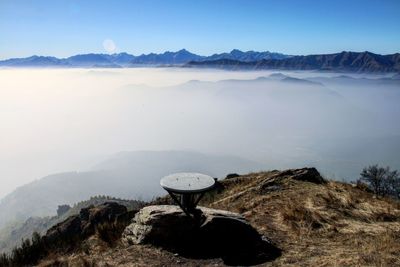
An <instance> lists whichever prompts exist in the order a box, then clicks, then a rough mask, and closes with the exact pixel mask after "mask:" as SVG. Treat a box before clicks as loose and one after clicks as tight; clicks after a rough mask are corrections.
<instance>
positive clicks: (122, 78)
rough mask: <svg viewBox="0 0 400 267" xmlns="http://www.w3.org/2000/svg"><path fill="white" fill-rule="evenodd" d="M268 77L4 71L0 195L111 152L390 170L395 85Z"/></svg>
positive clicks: (397, 135) (396, 157) (351, 172)
mask: <svg viewBox="0 0 400 267" xmlns="http://www.w3.org/2000/svg"><path fill="white" fill-rule="evenodd" d="M276 72H277V71H257V72H256V71H243V72H241V71H216V70H193V69H183V68H182V69H172V68H143V69H141V68H137V69H30V70H29V69H24V70H22V69H2V70H0V122H1V124H0V137H1V138H0V175H1V176H0V198H1V197H3V196H4V195H5V194H7V193H10V192H11V191H12V190H13V189H15V188H16V187H17V186H20V185H22V184H25V183H27V182H30V181H33V180H34V179H38V178H40V177H43V176H45V175H48V174H51V173H56V172H62V171H71V170H85V169H89V168H90V167H91V166H93V165H94V164H96V163H98V162H99V161H101V160H104V159H106V158H107V157H109V156H110V155H112V154H114V153H116V152H120V151H133V150H192V151H200V152H203V153H212V154H223V155H233V156H240V157H243V158H246V159H250V160H255V161H258V162H261V163H263V164H264V165H263V166H265V169H278V168H289V167H290V168H293V167H302V166H305V165H309V166H311V165H312V166H316V167H317V168H318V169H319V170H320V171H321V172H322V173H323V174H324V175H326V176H328V177H330V178H335V179H346V180H353V179H356V178H358V173H359V172H360V170H361V169H362V167H363V166H365V165H368V164H373V163H381V164H384V165H390V166H392V167H393V168H395V169H396V168H399V167H400V149H399V148H400V125H399V119H398V118H399V115H400V105H399V102H400V86H399V85H400V82H399V80H397V81H395V80H392V79H391V78H390V77H391V76H390V75H386V78H385V79H381V78H384V77H383V76H382V77H381V76H371V77H368V76H366V75H363V76H361V75H351V74H346V75H347V76H341V77H339V76H340V75H343V74H332V73H330V74H327V73H317V72H282V71H281V72H280V73H282V74H285V75H288V76H290V77H295V78H302V79H307V81H303V80H294V79H290V78H287V77H285V76H282V75H277V74H276V75H272V76H270V75H271V74H272V73H276ZM258 77H266V79H261V78H260V79H256V78H258ZM332 77H335V78H332ZM351 77H354V79H353V78H351ZM255 79H256V80H255ZM371 79H373V80H371Z"/></svg>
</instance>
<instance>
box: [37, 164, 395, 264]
mask: <svg viewBox="0 0 400 267" xmlns="http://www.w3.org/2000/svg"><path fill="white" fill-rule="evenodd" d="M317 174H318V173H317V172H315V171H314V170H313V169H300V170H288V171H284V172H280V171H270V172H260V173H251V174H248V175H243V176H239V177H232V178H230V179H226V180H222V181H221V182H219V183H218V187H217V188H216V189H215V190H214V192H210V193H209V194H208V195H207V196H206V197H205V198H204V199H203V201H202V203H201V205H202V206H207V207H210V208H217V209H225V210H229V211H233V212H239V213H242V214H243V216H244V217H245V218H246V219H247V220H248V221H249V222H250V223H251V225H252V226H253V227H255V228H256V229H257V230H258V231H259V232H260V233H261V234H263V235H264V236H265V237H268V238H269V239H271V240H272V241H273V243H275V244H276V245H277V246H278V247H279V248H281V249H282V250H283V253H282V256H281V257H279V258H277V259H275V260H274V261H272V262H266V263H264V265H267V266H286V265H295V266H332V265H333V266H400V257H399V251H400V203H399V202H398V201H396V200H393V199H390V198H377V197H375V196H374V195H373V194H372V193H371V192H369V191H368V190H366V189H365V188H360V187H359V186H357V185H351V184H347V183H341V182H335V181H325V180H323V179H320V176H319V174H318V175H317ZM168 202H170V200H169V199H168V197H165V198H160V199H157V200H156V201H154V203H153V204H155V203H168ZM113 227H114V226H110V225H102V226H100V227H97V231H96V234H95V235H93V236H91V237H90V238H88V239H86V240H84V241H83V242H82V243H81V245H80V249H77V250H75V251H74V252H72V253H71V254H60V252H57V253H55V254H53V255H50V256H48V257H47V258H45V259H44V260H42V261H41V263H40V266H174V265H180V266H215V265H223V262H222V261H221V260H220V259H190V258H184V257H182V256H180V255H177V254H173V253H171V252H168V251H165V250H162V249H160V248H156V247H152V246H148V245H133V246H128V247H127V246H124V245H123V244H121V243H120V242H119V241H118V239H119V237H118V234H116V235H114V234H110V233H111V232H113V229H114V228H113ZM117 228H118V227H117ZM118 229H119V228H118ZM116 232H118V231H116ZM233 234H234V233H233ZM100 237H101V238H100ZM67 264H69V265H67Z"/></svg>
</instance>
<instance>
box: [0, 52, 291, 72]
mask: <svg viewBox="0 0 400 267" xmlns="http://www.w3.org/2000/svg"><path fill="white" fill-rule="evenodd" d="M288 57H290V56H288V55H284V54H280V53H274V52H268V51H266V52H255V51H247V52H243V51H240V50H237V49H234V50H232V51H231V52H230V53H221V54H213V55H211V56H200V55H196V54H193V53H191V52H189V51H187V50H186V49H181V50H179V51H177V52H170V51H167V52H164V53H161V54H156V53H150V54H142V55H139V56H134V55H131V54H128V53H119V54H111V55H110V54H93V53H91V54H82V55H75V56H71V57H68V58H56V57H49V56H36V55H35V56H31V57H27V58H11V59H7V60H2V61H0V66H3V67H102V68H104V67H111V68H118V67H135V66H138V65H139V66H141V65H182V64H186V63H188V62H190V61H204V60H219V59H232V60H240V61H243V62H250V61H255V60H262V59H284V58H288Z"/></svg>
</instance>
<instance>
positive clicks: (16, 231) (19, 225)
mask: <svg viewBox="0 0 400 267" xmlns="http://www.w3.org/2000/svg"><path fill="white" fill-rule="evenodd" d="M110 201H112V202H116V203H118V204H120V205H123V206H125V207H127V208H128V210H132V209H138V208H140V207H142V206H143V205H144V202H142V201H136V200H124V199H118V198H114V197H108V196H95V197H91V198H90V199H88V200H84V201H80V202H78V203H75V204H74V205H72V207H71V206H68V210H65V212H64V213H60V214H57V215H56V216H47V217H38V216H34V217H29V218H28V219H27V220H26V221H24V222H14V223H10V224H8V226H7V227H4V228H3V229H1V231H0V254H1V253H8V252H10V251H11V250H12V249H13V248H14V247H15V246H19V245H20V244H21V240H24V239H26V238H30V237H31V236H32V234H33V233H34V232H37V233H39V234H45V233H46V231H47V230H48V229H49V228H50V227H52V226H54V225H56V224H57V223H60V222H62V221H64V220H66V219H67V218H68V217H70V216H73V215H76V214H79V212H80V211H81V209H84V208H88V207H90V206H98V205H101V204H103V203H105V202H110Z"/></svg>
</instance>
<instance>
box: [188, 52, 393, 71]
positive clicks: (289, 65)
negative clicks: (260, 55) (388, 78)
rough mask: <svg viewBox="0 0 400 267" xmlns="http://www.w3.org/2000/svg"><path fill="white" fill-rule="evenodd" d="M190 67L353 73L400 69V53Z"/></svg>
mask: <svg viewBox="0 0 400 267" xmlns="http://www.w3.org/2000/svg"><path fill="white" fill-rule="evenodd" d="M185 66H186V67H196V68H199V67H202V68H221V69H231V70H235V69H252V70H260V69H281V70H319V71H343V72H345V71H350V72H400V54H399V53H396V54H391V55H379V54H374V53H371V52H367V51H366V52H346V51H343V52H341V53H335V54H322V55H308V56H293V57H287V58H283V59H261V60H257V61H248V62H246V61H240V60H237V59H228V58H223V59H216V60H203V61H191V62H188V63H187V64H186V65H185Z"/></svg>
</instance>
